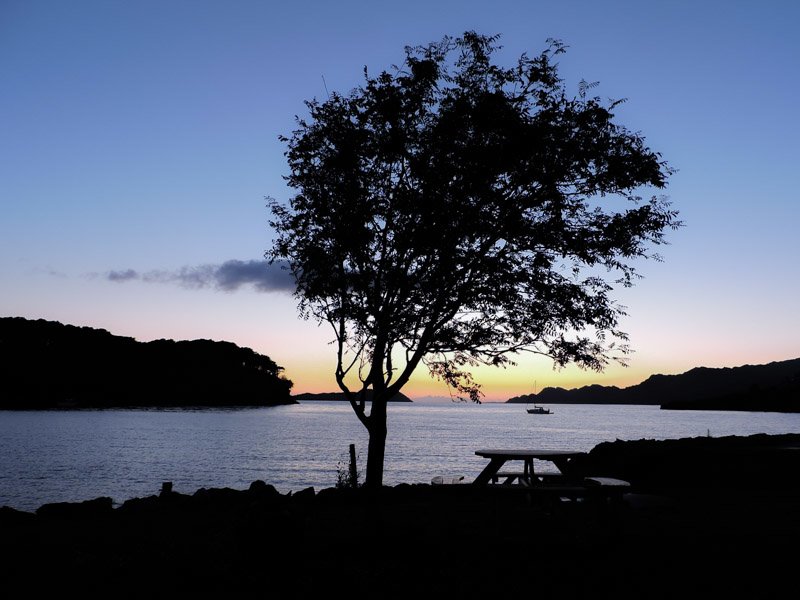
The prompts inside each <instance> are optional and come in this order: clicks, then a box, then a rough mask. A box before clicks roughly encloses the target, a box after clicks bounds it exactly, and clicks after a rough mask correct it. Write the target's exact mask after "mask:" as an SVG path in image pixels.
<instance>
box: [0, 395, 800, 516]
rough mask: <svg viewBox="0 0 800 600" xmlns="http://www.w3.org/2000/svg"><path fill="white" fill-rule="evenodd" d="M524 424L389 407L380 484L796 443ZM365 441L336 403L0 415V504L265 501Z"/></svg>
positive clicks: (589, 422)
mask: <svg viewBox="0 0 800 600" xmlns="http://www.w3.org/2000/svg"><path fill="white" fill-rule="evenodd" d="M551 408H552V409H553V413H554V414H551V415H528V414H527V413H526V412H525V406H524V405H521V404H516V405H513V404H482V405H475V404H457V403H456V404H450V403H447V404H421V403H414V404H403V405H392V406H390V411H389V440H388V442H387V449H386V472H385V477H384V482H385V483H386V484H389V485H393V484H396V483H401V482H407V483H429V482H430V480H431V477H433V476H434V475H444V476H448V477H459V476H462V475H463V476H464V477H465V478H466V479H467V480H471V479H472V478H473V477H474V476H475V475H477V474H478V472H480V470H481V469H482V468H483V466H484V464H485V459H482V458H480V457H477V456H475V454H474V452H475V450H476V449H479V448H491V447H495V448H497V447H532V446H536V447H542V448H552V449H568V450H573V449H574V450H586V451H588V450H591V449H592V447H594V446H595V445H597V444H598V443H600V442H604V441H613V440H615V439H625V440H634V439H642V438H648V439H668V438H679V437H696V436H705V435H712V436H723V435H750V434H754V433H770V434H777V433H798V432H800V414H783V413H744V412H719V411H713V412H705V411H662V410H659V409H658V407H652V406H608V405H553V406H552V407H551ZM351 443H354V444H356V451H357V454H358V459H359V468H361V466H363V465H365V464H366V448H367V436H366V432H365V430H364V428H363V427H362V426H361V424H360V423H359V422H358V421H357V419H356V418H355V416H354V415H353V413H352V411H351V409H350V407H349V405H346V404H344V403H336V402H310V403H305V404H299V405H292V406H278V407H272V408H255V409H235V410H210V409H202V410H194V411H186V410H102V411H45V412H34V411H31V412H12V411H0V506H3V505H5V506H11V507H14V508H17V509H21V510H35V509H36V508H38V507H39V506H41V505H42V504H44V503H47V502H63V501H69V502H74V501H80V500H88V499H92V498H97V497H99V496H110V497H111V498H113V499H114V501H115V502H117V503H121V502H124V501H125V500H127V499H129V498H135V497H143V496H149V495H152V494H157V493H158V492H159V490H160V488H161V482H163V481H172V482H173V485H174V489H175V490H176V491H178V492H182V493H187V494H190V493H193V492H194V491H196V490H197V489H199V488H203V487H206V488H208V487H232V488H235V489H245V488H247V487H248V486H249V485H250V483H251V482H252V481H254V480H257V479H261V480H264V481H266V482H267V483H270V484H272V485H274V486H275V487H276V488H278V490H279V491H281V492H283V493H286V492H288V491H290V490H294V491H297V490H300V489H303V488H305V487H308V486H314V487H315V488H316V489H321V488H324V487H332V486H334V485H335V484H336V475H337V468H338V466H339V465H340V464H341V466H342V467H343V468H344V467H346V465H347V460H348V447H349V444H351Z"/></svg>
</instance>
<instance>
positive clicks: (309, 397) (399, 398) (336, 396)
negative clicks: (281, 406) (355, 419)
mask: <svg viewBox="0 0 800 600" xmlns="http://www.w3.org/2000/svg"><path fill="white" fill-rule="evenodd" d="M292 398H293V399H294V400H297V401H299V402H308V401H316V400H327V401H344V402H347V398H345V396H344V392H322V393H319V394H311V393H304V394H297V395H296V396H292ZM367 401H368V402H371V401H372V390H368V391H367ZM389 402H411V398H409V397H408V396H406V395H405V394H403V393H402V392H397V393H396V394H395V395H394V396H392V398H391V400H389Z"/></svg>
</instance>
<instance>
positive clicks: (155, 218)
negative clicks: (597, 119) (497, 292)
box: [0, 0, 800, 401]
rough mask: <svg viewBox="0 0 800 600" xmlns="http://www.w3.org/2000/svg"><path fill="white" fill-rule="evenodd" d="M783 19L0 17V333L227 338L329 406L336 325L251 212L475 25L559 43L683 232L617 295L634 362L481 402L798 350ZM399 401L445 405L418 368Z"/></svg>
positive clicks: (2, 10)
mask: <svg viewBox="0 0 800 600" xmlns="http://www.w3.org/2000/svg"><path fill="white" fill-rule="evenodd" d="M798 22H800V3H795V2H786V1H782V0H761V1H759V2H742V1H735V0H728V1H717V0H710V1H698V0H690V1H683V0H676V1H671V2H641V1H630V2H629V1H606V2H597V1H570V0H564V1H560V2H552V1H547V2H545V1H538V0H531V1H515V2H514V1H505V0H495V1H494V2H485V1H481V2H474V1H471V0H458V1H450V0H448V1H442V2H437V1H436V0H425V1H418V0H406V1H405V2H403V3H398V2H379V1H377V0H372V1H366V2H356V1H347V0H340V1H337V2H329V1H316V0H306V1H305V2H297V3H289V2H272V1H263V0H262V1H255V0H238V1H232V0H157V1H156V0H137V1H136V2H125V1H121V0H119V1H117V0H72V1H70V2H65V1H61V0H0V82H2V83H0V316H9V317H12V316H15V317H25V318H29V319H47V320H53V321H60V322H62V323H69V324H72V325H80V326H89V327H97V328H103V329H107V330H108V331H110V332H112V333H114V334H117V335H125V336H130V337H134V338H136V339H138V340H141V341H149V340H153V339H159V338H167V339H176V340H177V339H201V338H202V339H214V340H226V341H231V342H234V343H236V344H238V345H240V346H246V347H250V348H253V349H254V350H256V351H257V352H260V353H262V354H266V355H268V356H270V357H271V358H272V359H273V360H275V361H276V362H277V363H278V364H280V365H282V366H283V367H284V368H285V374H286V376H287V377H289V378H290V379H291V380H292V381H293V382H294V389H293V391H294V393H302V392H322V391H331V390H334V389H335V388H336V385H335V380H334V377H333V372H334V367H335V362H334V361H335V351H334V347H333V346H332V345H331V338H332V336H331V335H330V333H329V330H328V329H327V328H326V327H325V326H319V325H318V324H316V323H315V322H314V321H304V320H302V319H300V318H299V316H298V313H297V310H296V301H295V299H294V298H293V297H292V295H291V287H290V285H287V281H286V280H285V279H284V278H281V277H280V276H279V275H278V276H275V275H274V274H273V273H270V272H269V270H268V269H267V267H266V261H265V260H264V258H263V255H264V252H265V251H266V250H267V249H268V248H269V247H270V244H271V241H272V239H273V234H272V231H271V230H270V228H269V224H268V220H269V212H268V210H267V208H266V199H265V198H266V197H272V198H276V199H278V200H282V201H284V200H288V199H289V198H290V197H291V194H292V190H291V189H289V188H288V187H287V186H286V183H285V181H284V179H283V177H284V176H285V175H286V174H287V173H288V170H287V166H286V160H285V157H284V151H285V146H284V144H283V143H282V142H280V141H279V139H278V136H279V135H282V134H289V133H290V132H291V131H292V129H293V128H294V124H295V116H296V115H300V116H303V115H305V106H304V104H303V103H304V101H305V100H308V99H311V98H315V97H316V98H324V97H326V94H327V92H328V91H334V90H336V91H339V92H343V93H346V92H348V91H350V90H351V89H352V88H354V87H356V86H358V85H359V84H360V83H361V82H362V81H363V69H364V67H367V68H368V69H369V70H370V72H371V73H376V72H378V71H381V70H384V69H390V68H391V66H392V65H393V64H398V63H400V62H401V61H402V59H403V56H404V54H403V48H404V47H405V46H407V45H418V44H426V43H428V42H433V41H437V40H440V39H441V38H442V37H443V36H445V35H451V36H457V35H459V34H461V33H463V32H464V31H468V30H474V31H477V32H479V33H483V34H500V35H501V44H502V45H503V50H502V51H501V53H500V54H499V57H498V60H499V61H500V62H502V63H504V64H511V63H513V62H514V61H515V59H516V58H517V57H518V56H519V55H520V54H521V53H523V52H527V53H529V54H531V55H534V54H537V53H538V52H540V51H541V50H543V49H544V48H545V47H546V40H547V39H548V38H556V39H560V40H562V41H563V42H564V43H565V44H566V45H567V46H568V50H567V53H566V54H564V55H561V56H560V57H559V60H558V62H559V69H560V74H561V76H562V77H563V79H564V81H565V84H566V85H567V88H568V89H570V90H572V91H577V85H578V82H579V81H580V80H581V79H585V80H586V81H589V82H594V81H598V82H599V85H598V86H597V87H596V88H594V89H593V90H592V91H593V92H595V93H597V94H598V95H600V96H602V97H603V98H612V99H619V98H626V99H627V101H626V102H625V103H624V104H622V105H620V107H619V108H618V109H617V111H616V115H617V121H618V122H619V123H620V124H623V125H625V126H627V127H628V128H629V129H631V130H633V131H637V132H640V133H641V134H642V135H643V136H644V137H645V139H646V142H647V144H648V145H649V146H650V147H651V148H652V149H654V150H656V151H658V152H660V153H661V154H662V156H663V158H664V159H665V160H666V161H667V162H668V163H669V165H670V166H671V167H673V168H674V169H676V172H675V174H674V175H673V176H672V177H671V178H670V182H669V186H668V187H667V189H666V190H665V193H666V195H668V196H669V198H670V199H671V201H672V203H673V207H674V208H675V209H677V210H678V211H679V212H680V219H681V220H682V221H683V222H684V227H682V228H681V229H680V230H678V231H675V232H669V233H668V235H667V238H668V241H669V242H670V244H669V245H668V246H663V247H661V248H659V253H660V254H661V255H662V257H663V261H661V262H656V261H646V262H640V263H637V266H638V269H639V271H640V273H642V274H643V275H644V278H643V279H642V280H640V281H639V282H637V284H636V286H635V287H633V288H630V289H625V290H620V291H619V292H618V293H617V294H616V295H615V298H616V299H617V300H619V301H620V302H621V303H622V304H624V305H625V306H626V307H627V309H628V310H627V312H628V316H626V317H625V318H624V319H623V320H622V322H621V326H622V329H623V330H624V331H626V332H627V333H628V334H629V336H630V344H631V346H632V348H633V349H634V351H635V352H634V353H633V354H631V355H630V357H629V364H628V366H627V367H620V366H610V367H609V368H607V369H606V371H605V372H603V373H595V372H591V371H589V372H586V371H581V370H579V369H577V368H574V367H568V368H565V369H562V370H554V369H553V368H552V364H551V363H550V362H549V361H548V360H547V359H544V358H541V357H538V358H534V357H528V356H523V357H520V359H519V361H518V364H517V365H516V366H514V367H511V368H508V369H505V370H502V369H501V370H498V369H488V368H481V369H479V370H477V371H476V372H475V375H476V378H477V380H478V381H479V382H480V383H482V384H483V391H484V393H485V395H486V400H490V401H492V400H494V401H503V400H506V399H508V398H509V397H512V396H516V395H520V394H527V393H531V392H533V391H535V390H541V389H542V388H543V387H546V386H554V385H557V386H561V387H565V388H573V387H579V386H582V385H588V384H594V383H599V384H603V385H617V386H620V387H625V386H629V385H633V384H637V383H639V382H641V381H643V380H644V379H646V378H647V377H648V376H650V375H652V374H655V373H666V374H670V373H682V372H685V371H687V370H689V369H692V368H694V367H700V366H705V367H733V366H739V365H744V364H763V363H767V362H771V361H777V360H786V359H790V358H796V357H800V315H798V310H797V305H798V296H799V295H800V267H798V257H800V236H799V235H797V228H798V225H799V224H800V204H799V203H798V202H797V195H798V192H797V189H798V186H797V181H796V176H797V173H798V164H800V150H799V148H800V144H798V137H799V135H798V134H800V112H798V110H797V98H798V92H800V68H798V64H800V36H797V35H796V26H797V23H798ZM403 391H404V392H405V393H406V394H407V395H408V396H410V397H411V398H413V399H421V398H426V397H431V396H435V397H440V396H447V395H448V390H447V389H446V387H444V386H443V384H441V383H439V382H435V381H433V380H431V379H430V378H429V377H428V375H427V374H426V373H425V372H424V371H419V372H418V373H417V374H415V376H414V378H413V379H412V381H411V382H409V384H408V385H407V386H406V388H404V390H403Z"/></svg>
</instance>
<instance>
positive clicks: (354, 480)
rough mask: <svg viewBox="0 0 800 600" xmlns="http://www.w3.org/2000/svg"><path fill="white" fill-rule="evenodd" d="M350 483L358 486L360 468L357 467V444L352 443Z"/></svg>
mask: <svg viewBox="0 0 800 600" xmlns="http://www.w3.org/2000/svg"><path fill="white" fill-rule="evenodd" d="M350 485H351V486H352V487H357V486H358V469H357V468H356V445H355V444H350Z"/></svg>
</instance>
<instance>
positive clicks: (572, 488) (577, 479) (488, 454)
mask: <svg viewBox="0 0 800 600" xmlns="http://www.w3.org/2000/svg"><path fill="white" fill-rule="evenodd" d="M475 454H477V455H478V456H482V457H484V458H488V459H489V464H488V465H486V467H484V469H483V471H481V472H480V474H479V475H478V476H477V477H476V478H475V480H474V481H473V482H472V483H473V485H489V484H496V483H498V482H499V481H500V480H501V479H502V480H503V481H502V487H507V486H510V485H511V484H513V483H514V482H515V481H516V482H517V485H516V486H515V487H520V486H521V487H523V488H526V489H528V490H529V491H531V492H534V491H536V492H537V493H541V494H543V495H544V497H554V498H566V499H568V500H580V499H589V500H590V501H591V502H592V503H593V504H595V505H607V504H609V502H610V503H611V504H615V503H618V502H619V501H620V500H621V498H622V495H623V493H624V492H625V491H627V490H629V488H630V483H629V482H627V481H624V480H622V479H616V478H613V477H597V476H587V475H586V474H585V473H576V472H570V469H569V467H570V463H571V461H573V460H575V459H576V458H578V457H580V456H583V455H584V454H585V453H584V452H577V451H571V450H542V449H500V450H476V451H475ZM535 460H539V461H549V462H552V463H553V464H554V465H555V466H556V468H557V469H558V472H555V473H553V472H551V473H544V472H541V473H537V472H536V470H535V469H534V461H535ZM509 461H522V464H523V469H522V471H501V470H500V469H502V468H503V466H504V465H505V464H506V463H507V462H509Z"/></svg>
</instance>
